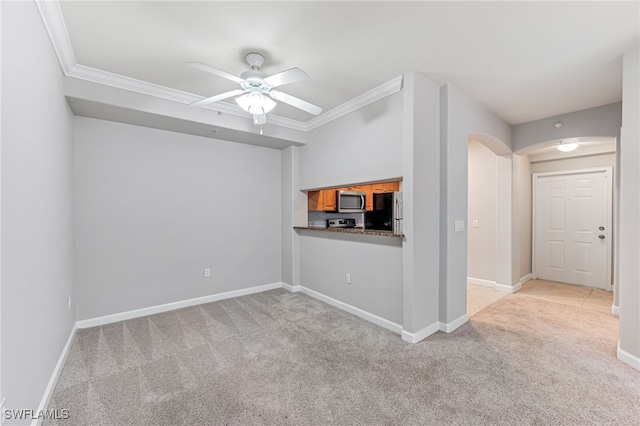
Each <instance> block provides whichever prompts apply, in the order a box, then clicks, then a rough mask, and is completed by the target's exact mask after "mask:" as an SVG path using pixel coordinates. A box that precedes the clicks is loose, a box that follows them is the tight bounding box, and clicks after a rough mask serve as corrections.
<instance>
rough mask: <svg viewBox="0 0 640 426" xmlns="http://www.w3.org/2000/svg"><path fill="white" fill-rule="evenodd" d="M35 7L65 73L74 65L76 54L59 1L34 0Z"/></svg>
mask: <svg viewBox="0 0 640 426" xmlns="http://www.w3.org/2000/svg"><path fill="white" fill-rule="evenodd" d="M35 3H36V7H37V8H38V11H39V12H40V17H41V18H42V22H43V23H44V27H45V28H46V29H47V33H49V38H50V39H51V44H53V49H54V50H55V51H56V55H58V61H59V62H60V66H61V67H62V71H63V72H64V73H65V75H66V74H67V73H68V72H69V70H71V68H73V67H74V66H75V65H76V55H75V54H74V53H73V48H72V47H71V40H70V39H69V33H68V32H67V25H66V24H65V22H64V17H63V16H62V10H61V9H60V3H58V2H57V1H46V0H35Z"/></svg>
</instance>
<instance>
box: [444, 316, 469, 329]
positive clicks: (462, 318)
mask: <svg viewBox="0 0 640 426" xmlns="http://www.w3.org/2000/svg"><path fill="white" fill-rule="evenodd" d="M467 322H469V315H467V314H464V315H461V316H460V317H458V318H456V319H454V320H453V321H451V322H440V331H444V332H445V333H451V332H452V331H453V330H455V329H456V328H458V327H460V326H461V325H463V324H465V323H467Z"/></svg>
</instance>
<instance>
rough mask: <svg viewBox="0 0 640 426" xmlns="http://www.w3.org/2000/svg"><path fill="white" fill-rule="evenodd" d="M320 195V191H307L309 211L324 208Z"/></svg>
mask: <svg viewBox="0 0 640 426" xmlns="http://www.w3.org/2000/svg"><path fill="white" fill-rule="evenodd" d="M322 195H323V194H322V191H309V192H308V193H307V198H308V204H309V211H322V210H324V200H323V197H322Z"/></svg>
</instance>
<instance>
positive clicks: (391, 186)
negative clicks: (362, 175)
mask: <svg viewBox="0 0 640 426" xmlns="http://www.w3.org/2000/svg"><path fill="white" fill-rule="evenodd" d="M383 187H384V192H394V191H399V190H400V182H398V181H395V182H385V183H384V184H383Z"/></svg>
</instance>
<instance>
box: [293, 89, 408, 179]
mask: <svg viewBox="0 0 640 426" xmlns="http://www.w3.org/2000/svg"><path fill="white" fill-rule="evenodd" d="M307 138H308V143H307V145H305V146H303V147H301V148H300V171H301V174H300V189H303V190H306V189H313V188H322V187H330V186H340V185H345V184H352V183H354V184H355V183H363V182H369V181H374V180H384V179H391V178H398V177H402V92H398V93H395V94H393V95H391V96H387V97H386V98H383V99H381V100H379V101H376V102H374V103H372V104H369V105H367V106H365V107H363V108H360V109H358V110H356V111H354V112H351V113H349V114H347V115H345V116H344V117H340V118H338V119H337V120H334V121H331V122H329V123H327V124H325V125H323V126H320V127H318V128H316V129H313V130H311V131H310V132H309V133H308V135H307Z"/></svg>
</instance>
